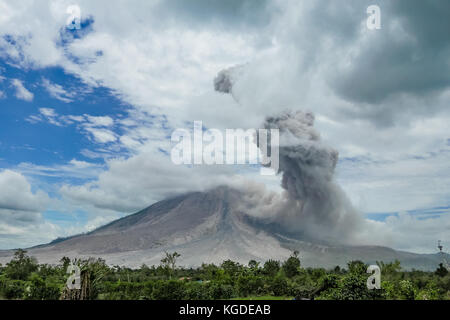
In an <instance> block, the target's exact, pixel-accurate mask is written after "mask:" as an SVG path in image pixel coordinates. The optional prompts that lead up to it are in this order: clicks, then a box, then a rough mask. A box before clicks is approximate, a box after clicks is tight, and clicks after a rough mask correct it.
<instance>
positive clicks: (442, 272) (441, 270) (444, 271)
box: [434, 263, 448, 278]
mask: <svg viewBox="0 0 450 320" xmlns="http://www.w3.org/2000/svg"><path fill="white" fill-rule="evenodd" d="M434 274H435V275H437V276H439V277H441V278H443V277H445V276H446V275H447V274H448V270H447V268H445V267H444V264H443V263H439V267H438V268H437V269H436V271H435V272H434Z"/></svg>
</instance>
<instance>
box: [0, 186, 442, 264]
mask: <svg viewBox="0 0 450 320" xmlns="http://www.w3.org/2000/svg"><path fill="white" fill-rule="evenodd" d="M241 199H242V193H241V192H240V191H237V190H235V189H231V188H228V187H219V188H217V189H214V190H212V191H209V192H192V193H188V194H184V195H180V196H177V197H174V198H170V199H167V200H163V201H160V202H157V203H155V204H153V205H151V206H150V207H148V208H146V209H144V210H142V211H140V212H137V213H135V214H132V215H129V216H126V217H124V218H121V219H118V220H116V221H113V222H111V223H109V224H107V225H105V226H102V227H100V228H98V229H96V230H94V231H92V232H90V233H87V234H81V235H76V236H73V237H69V238H65V239H57V240H55V241H53V242H51V243H49V244H45V245H40V246H37V247H33V248H29V249H28V252H29V254H30V255H32V256H34V257H36V258H37V259H38V260H39V262H40V263H51V264H55V263H58V261H59V260H60V259H61V258H62V257H63V256H67V257H70V258H74V257H79V258H87V257H101V258H103V259H105V260H106V262H107V263H108V264H110V265H123V266H129V267H139V266H141V265H142V264H144V263H145V264H147V265H158V264H159V263H160V260H161V258H162V257H163V255H164V251H167V252H174V251H177V252H178V253H180V254H181V257H180V258H179V264H180V265H182V266H186V267H190V266H199V265H201V264H202V263H216V264H220V263H221V262H222V261H224V260H227V259H232V260H234V261H238V262H240V263H243V264H247V263H248V262H249V261H250V260H252V259H253V260H257V261H266V260H269V259H276V260H284V259H286V258H287V257H288V256H289V255H290V254H291V253H292V251H294V250H297V251H299V252H300V258H301V262H302V265H303V266H305V267H324V268H332V267H335V266H336V265H339V266H345V265H346V263H347V262H349V261H351V260H362V261H364V262H366V263H375V262H376V261H384V262H389V261H393V260H395V259H398V260H400V261H401V263H402V266H403V267H404V268H405V269H411V268H415V269H422V270H434V269H435V268H436V266H437V265H438V264H439V262H440V257H439V256H438V254H415V253H410V252H404V251H396V250H393V249H390V248H387V247H380V246H342V245H333V244H330V243H327V242H324V241H320V240H319V239H310V238H305V237H304V236H303V235H302V234H298V233H297V234H295V233H289V232H287V231H285V230H284V229H283V228H282V227H280V226H279V225H277V224H274V223H270V222H267V221H264V220H263V219H258V218H255V217H254V216H250V215H247V214H246V213H245V212H243V211H241V210H240V209H239V208H238V206H237V205H236V204H237V203H239V202H240V201H241ZM12 254H13V251H11V250H9V251H2V252H0V262H1V263H5V262H7V261H8V260H9V259H10V258H11V256H12Z"/></svg>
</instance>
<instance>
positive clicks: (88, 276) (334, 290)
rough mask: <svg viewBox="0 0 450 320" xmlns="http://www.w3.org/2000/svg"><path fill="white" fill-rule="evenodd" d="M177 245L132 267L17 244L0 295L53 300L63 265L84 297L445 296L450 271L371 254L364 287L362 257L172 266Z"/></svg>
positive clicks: (62, 289) (1, 277)
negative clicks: (373, 285)
mask: <svg viewBox="0 0 450 320" xmlns="http://www.w3.org/2000/svg"><path fill="white" fill-rule="evenodd" d="M179 256H180V255H179V254H178V253H176V252H175V253H166V256H165V257H164V258H163V259H162V260H161V264H160V265H158V266H151V267H149V266H146V265H142V266H141V267H140V268H139V269H131V268H125V267H120V266H113V267H110V266H108V265H107V264H106V263H105V261H104V260H102V259H87V260H74V261H71V260H70V259H69V258H67V257H64V258H62V259H61V261H60V263H59V264H58V265H48V264H38V262H37V261H36V259H34V258H32V257H29V256H28V255H27V254H26V251H24V250H18V251H17V252H16V253H15V256H14V258H13V259H12V260H11V261H10V262H9V263H7V264H6V265H5V266H2V265H1V264H0V299H32V300H57V299H62V298H66V299H67V297H71V296H72V297H75V296H76V297H80V295H70V294H68V289H67V284H66V283H67V279H68V277H69V274H67V270H68V267H69V265H70V264H75V265H77V266H79V267H80V270H81V274H82V276H83V277H84V278H83V279H84V280H83V283H87V284H88V285H89V290H88V291H86V290H85V292H86V296H84V297H83V298H84V299H121V300H128V299H133V300H136V299H155V300H178V299H187V300H204V299H205V300H206V299H233V298H238V299H245V298H258V297H263V298H266V299H275V298H276V297H278V298H281V299H336V300H361V299H364V300H367V299H402V300H404V299H407V300H414V299H415V300H438V299H439V300H441V299H446V300H448V299H450V275H449V274H448V272H447V270H446V269H445V268H444V267H443V266H442V265H440V266H439V267H438V268H437V269H436V271H435V272H424V271H417V270H413V271H402V270H401V265H400V263H399V262H398V261H395V262H391V263H383V262H379V263H378V265H379V267H380V269H381V273H382V276H381V280H382V281H381V289H379V290H368V289H367V278H368V277H369V274H367V273H366V270H367V267H368V266H367V265H366V264H364V263H363V262H361V261H351V262H349V263H348V265H347V268H345V269H344V268H342V269H341V268H340V267H336V268H334V269H332V270H326V269H323V268H303V267H302V266H301V262H300V259H299V256H298V252H294V253H293V254H292V255H291V256H290V257H289V258H288V259H286V260H285V261H275V260H269V261H266V262H265V263H263V264H261V263H259V262H256V261H253V260H252V261H250V262H249V263H248V265H242V264H239V263H237V262H234V261H231V260H226V261H224V262H223V263H222V264H220V265H214V264H203V265H202V266H201V267H199V268H182V267H177V265H176V262H177V259H178V258H179Z"/></svg>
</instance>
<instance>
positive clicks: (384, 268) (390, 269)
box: [377, 259, 402, 275]
mask: <svg viewBox="0 0 450 320" xmlns="http://www.w3.org/2000/svg"><path fill="white" fill-rule="evenodd" d="M377 265H378V266H379V267H380V270H381V272H382V273H383V274H385V275H386V274H395V273H397V272H399V271H400V270H401V269H402V266H401V265H400V261H398V260H397V259H396V260H395V261H394V262H389V263H384V262H383V261H377Z"/></svg>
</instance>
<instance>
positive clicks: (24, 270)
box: [5, 249, 38, 280]
mask: <svg viewBox="0 0 450 320" xmlns="http://www.w3.org/2000/svg"><path fill="white" fill-rule="evenodd" d="M26 253H27V252H26V251H25V250H22V249H19V250H17V251H16V252H15V253H14V258H13V259H12V260H11V261H10V262H8V263H7V264H6V267H5V273H6V275H7V276H8V278H10V279H14V280H27V279H28V277H29V276H30V275H31V273H32V272H35V271H37V269H38V264H37V260H36V258H34V257H29V256H27V254H26Z"/></svg>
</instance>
